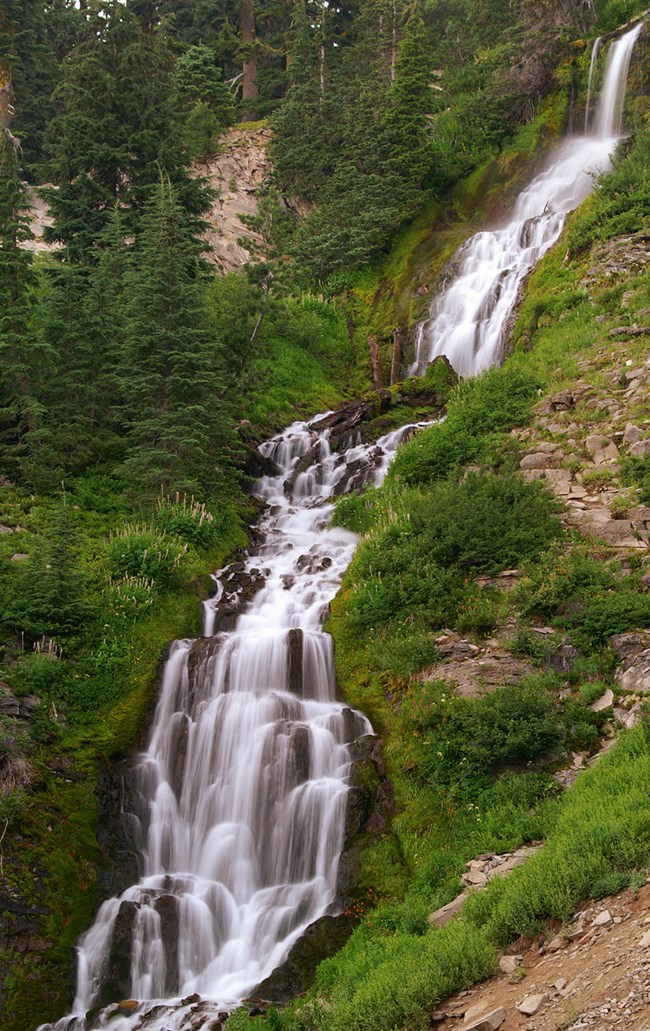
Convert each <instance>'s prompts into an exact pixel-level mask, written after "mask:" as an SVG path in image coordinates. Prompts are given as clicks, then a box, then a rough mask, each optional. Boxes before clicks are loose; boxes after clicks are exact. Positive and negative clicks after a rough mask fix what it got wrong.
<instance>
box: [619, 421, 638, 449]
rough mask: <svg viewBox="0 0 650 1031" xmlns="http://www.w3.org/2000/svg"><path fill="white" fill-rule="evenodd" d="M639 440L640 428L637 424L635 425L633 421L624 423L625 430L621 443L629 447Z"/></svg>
mask: <svg viewBox="0 0 650 1031" xmlns="http://www.w3.org/2000/svg"><path fill="white" fill-rule="evenodd" d="M640 440H641V430H640V429H639V427H638V426H635V425H634V423H633V422H628V423H626V426H625V432H624V434H623V443H624V444H627V446H628V447H629V446H630V445H631V444H636V443H638V441H640Z"/></svg>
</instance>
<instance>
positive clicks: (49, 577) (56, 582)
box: [3, 504, 90, 644]
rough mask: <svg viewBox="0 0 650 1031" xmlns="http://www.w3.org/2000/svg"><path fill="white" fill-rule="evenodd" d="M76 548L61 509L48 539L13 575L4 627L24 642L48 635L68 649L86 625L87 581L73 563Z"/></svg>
mask: <svg viewBox="0 0 650 1031" xmlns="http://www.w3.org/2000/svg"><path fill="white" fill-rule="evenodd" d="M78 548H79V542H78V541H77V540H76V539H75V534H74V530H73V528H72V527H71V524H70V517H69V511H68V508H67V505H66V504H63V505H61V506H60V508H59V510H58V513H57V515H56V521H55V522H54V523H53V525H52V527H51V531H50V535H49V537H48V539H47V540H46V541H41V542H39V544H38V546H37V547H36V548H35V549H34V551H33V552H32V553H31V555H30V556H29V558H28V559H26V560H25V561H23V562H21V563H19V564H18V568H17V569H14V570H11V572H10V575H11V579H10V591H9V596H8V598H7V601H6V605H5V610H4V613H3V622H4V623H5V624H6V625H7V626H9V627H11V629H12V630H13V631H14V632H15V633H16V634H18V635H20V636H21V637H24V638H25V639H26V640H27V641H28V642H33V641H36V640H37V639H38V638H40V637H43V636H45V635H47V636H51V637H54V638H55V639H56V641H57V643H58V644H63V643H64V642H65V643H66V644H67V643H68V642H69V641H70V640H71V639H74V638H75V637H76V636H77V635H78V634H79V633H80V631H82V628H83V627H84V625H85V624H86V623H87V621H88V619H89V616H90V605H89V601H88V596H87V592H86V586H87V581H86V577H85V576H84V573H83V572H82V571H81V570H80V569H79V566H78V562H77V553H78Z"/></svg>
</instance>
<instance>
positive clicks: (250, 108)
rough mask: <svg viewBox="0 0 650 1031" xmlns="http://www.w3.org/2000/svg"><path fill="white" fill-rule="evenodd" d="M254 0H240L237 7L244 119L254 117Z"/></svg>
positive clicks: (255, 84) (255, 86) (255, 94)
mask: <svg viewBox="0 0 650 1031" xmlns="http://www.w3.org/2000/svg"><path fill="white" fill-rule="evenodd" d="M253 2H254V0H241V6H240V8H239V34H240V37H241V41H242V43H243V44H244V63H243V68H242V94H241V98H242V116H243V118H244V119H248V120H252V119H254V118H255V114H256V111H255V101H256V100H257V60H256V57H255V52H254V45H255V10H254V7H253Z"/></svg>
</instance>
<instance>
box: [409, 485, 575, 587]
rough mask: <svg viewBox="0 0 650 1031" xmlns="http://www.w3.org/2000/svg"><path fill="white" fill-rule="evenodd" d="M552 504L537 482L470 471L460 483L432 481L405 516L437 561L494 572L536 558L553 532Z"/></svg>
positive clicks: (468, 570) (556, 532) (555, 526)
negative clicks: (435, 483) (434, 484)
mask: <svg viewBox="0 0 650 1031" xmlns="http://www.w3.org/2000/svg"><path fill="white" fill-rule="evenodd" d="M554 506H555V501H554V498H553V496H552V495H551V493H550V492H549V491H548V490H547V489H546V488H545V487H544V486H543V485H542V484H539V483H525V482H524V481H523V480H522V479H521V478H520V477H519V476H516V475H514V474H510V475H505V476H496V475H489V476H480V475H478V474H476V473H470V474H469V475H468V476H467V477H466V478H465V480H464V481H463V482H462V483H459V484H457V483H446V484H444V485H439V486H437V487H436V488H435V489H434V490H433V491H432V492H431V493H430V494H429V495H428V496H427V497H426V498H424V499H423V500H422V502H421V503H420V504H417V505H415V506H414V509H413V514H412V520H411V521H412V524H413V526H414V529H415V530H416V531H419V532H420V534H421V538H422V542H421V546H422V550H423V551H425V552H426V553H427V555H428V556H430V558H431V559H433V561H435V562H437V563H438V564H439V565H441V566H443V567H445V568H448V567H450V566H455V567H457V568H459V569H460V570H462V571H463V572H465V573H473V572H482V573H497V572H499V571H500V570H503V569H507V568H510V567H512V566H516V565H518V564H519V563H520V562H521V561H523V560H524V559H530V558H536V557H537V556H539V555H540V554H541V553H542V552H543V551H544V550H545V549H546V548H548V546H549V544H550V543H551V541H552V540H554V539H555V538H557V537H559V535H560V533H561V528H560V523H559V520H558V519H557V518H556V517H555V516H554V515H553V508H554Z"/></svg>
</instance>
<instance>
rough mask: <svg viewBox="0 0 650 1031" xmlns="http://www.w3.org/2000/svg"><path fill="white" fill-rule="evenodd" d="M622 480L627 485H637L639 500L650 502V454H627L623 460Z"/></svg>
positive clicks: (644, 502)
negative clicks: (639, 455) (641, 455)
mask: <svg viewBox="0 0 650 1031" xmlns="http://www.w3.org/2000/svg"><path fill="white" fill-rule="evenodd" d="M621 481H622V482H623V484H624V485H625V486H627V487H637V488H638V493H639V501H641V502H643V504H644V505H649V504H650V456H649V455H646V456H645V457H644V458H634V457H632V456H630V455H627V456H626V457H625V458H623V460H622V461H621Z"/></svg>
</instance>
